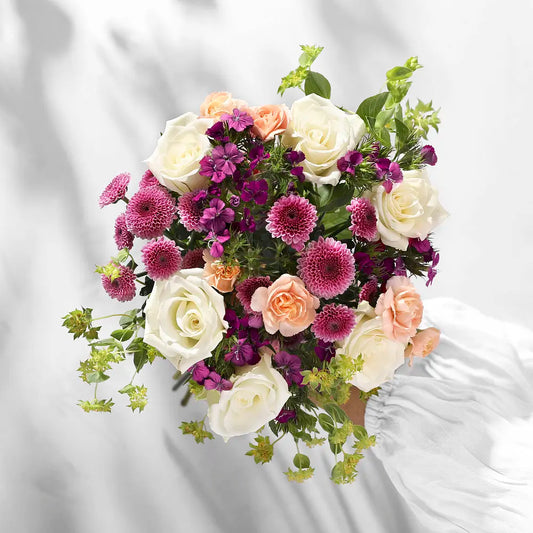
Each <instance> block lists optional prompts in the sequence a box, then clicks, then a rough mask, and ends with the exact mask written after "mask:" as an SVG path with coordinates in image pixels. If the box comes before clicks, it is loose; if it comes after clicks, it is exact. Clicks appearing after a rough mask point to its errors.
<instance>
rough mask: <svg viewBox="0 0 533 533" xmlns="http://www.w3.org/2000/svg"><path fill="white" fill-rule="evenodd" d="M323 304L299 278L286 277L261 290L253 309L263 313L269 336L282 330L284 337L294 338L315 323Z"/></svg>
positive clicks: (286, 275)
mask: <svg viewBox="0 0 533 533" xmlns="http://www.w3.org/2000/svg"><path fill="white" fill-rule="evenodd" d="M319 305H320V302H319V300H318V298H317V297H316V296H313V295H312V294H311V293H310V292H309V291H308V290H307V289H306V288H305V285H304V282H303V281H302V280H301V279H300V278H299V277H297V276H291V275H289V274H283V275H282V276H281V277H279V278H278V279H277V280H276V281H275V282H274V283H273V284H272V285H270V287H259V288H258V289H257V290H256V291H255V292H254V294H253V296H252V302H251V305H250V306H251V308H252V310H253V311H255V312H256V313H262V314H263V322H264V325H265V329H266V330H267V331H268V333H270V334H273V333H276V331H278V330H279V332H280V333H281V334H282V335H283V336H284V337H292V336H293V335H296V334H297V333H300V331H303V330H304V329H305V328H307V327H308V326H310V325H311V324H312V323H313V320H314V319H315V316H316V311H315V309H317V308H318V306H319Z"/></svg>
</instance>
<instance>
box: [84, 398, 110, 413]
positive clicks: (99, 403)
mask: <svg viewBox="0 0 533 533" xmlns="http://www.w3.org/2000/svg"><path fill="white" fill-rule="evenodd" d="M78 405H79V406H80V407H81V408H82V409H83V410H84V411H85V412H86V413H90V412H91V411H92V412H96V413H110V412H111V407H113V405H115V404H114V403H113V401H112V400H111V398H110V399H109V400H97V399H96V398H95V399H94V400H85V401H80V402H79V403H78Z"/></svg>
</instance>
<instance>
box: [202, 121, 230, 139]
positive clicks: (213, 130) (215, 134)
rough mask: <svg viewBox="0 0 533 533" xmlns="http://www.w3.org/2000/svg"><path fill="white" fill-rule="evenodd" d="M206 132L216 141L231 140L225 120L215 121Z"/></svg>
mask: <svg viewBox="0 0 533 533" xmlns="http://www.w3.org/2000/svg"><path fill="white" fill-rule="evenodd" d="M205 134H206V135H207V136H208V137H211V138H212V139H214V140H215V141H219V142H223V143H225V142H228V141H229V137H227V136H226V130H225V127H224V122H220V121H219V122H215V123H214V124H213V125H212V126H211V127H210V128H209V129H208V130H206V132H205Z"/></svg>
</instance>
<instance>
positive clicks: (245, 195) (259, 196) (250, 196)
mask: <svg viewBox="0 0 533 533" xmlns="http://www.w3.org/2000/svg"><path fill="white" fill-rule="evenodd" d="M241 200H242V201H243V202H252V201H253V202H255V203H256V204H257V205H265V204H266V203H267V200H268V183H267V181H266V180H257V181H249V182H248V183H246V184H245V185H244V189H243V191H242V194H241Z"/></svg>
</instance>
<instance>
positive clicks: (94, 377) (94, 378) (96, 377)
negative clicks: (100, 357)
mask: <svg viewBox="0 0 533 533" xmlns="http://www.w3.org/2000/svg"><path fill="white" fill-rule="evenodd" d="M107 379H109V376H107V375H106V374H104V373H103V372H90V373H89V374H87V383H101V382H102V381H106V380H107Z"/></svg>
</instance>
